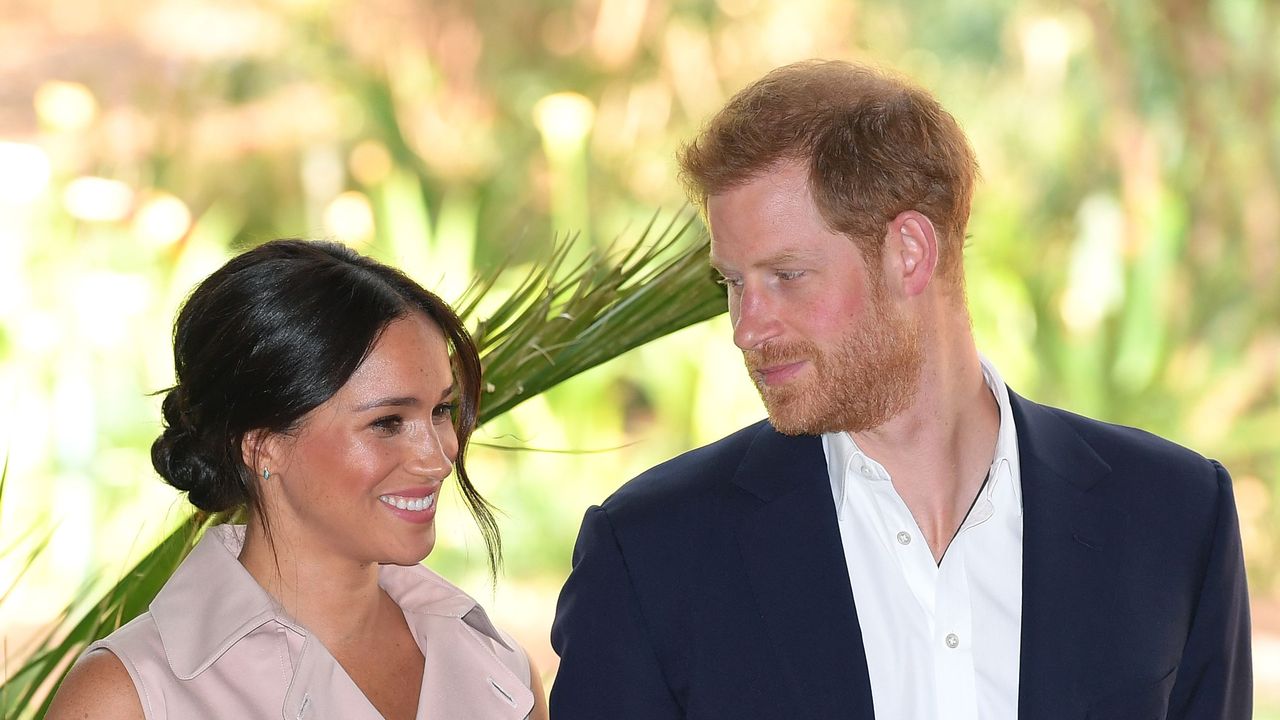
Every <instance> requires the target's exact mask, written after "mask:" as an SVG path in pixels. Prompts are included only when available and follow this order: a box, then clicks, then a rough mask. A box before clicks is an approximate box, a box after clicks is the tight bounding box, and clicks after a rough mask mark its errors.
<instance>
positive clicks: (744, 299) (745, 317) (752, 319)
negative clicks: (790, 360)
mask: <svg viewBox="0 0 1280 720" xmlns="http://www.w3.org/2000/svg"><path fill="white" fill-rule="evenodd" d="M735 300H736V301H735ZM729 319H730V320H731V321H732V322H733V344H734V345H737V346H738V349H739V350H755V349H757V348H759V347H760V346H761V345H762V344H764V343H765V342H767V341H769V340H772V339H773V338H775V337H777V336H778V335H779V333H780V332H781V322H780V319H779V317H778V308H777V306H776V303H775V302H774V299H773V298H771V297H770V295H769V294H768V292H766V291H765V290H764V289H763V288H759V287H756V286H755V285H753V284H751V283H748V282H744V283H743V285H742V290H741V294H740V295H739V297H738V298H736V299H731V300H730V302H729Z"/></svg>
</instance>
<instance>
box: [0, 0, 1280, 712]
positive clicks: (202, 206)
mask: <svg viewBox="0 0 1280 720" xmlns="http://www.w3.org/2000/svg"><path fill="white" fill-rule="evenodd" d="M0 3H2V4H0V452H3V451H6V450H7V457H8V472H7V484H6V487H5V488H4V494H3V503H2V504H0V628H2V630H3V635H4V653H5V662H6V666H11V665H12V664H13V663H14V662H15V661H16V660H18V659H20V658H21V657H22V648H23V646H24V643H26V642H27V641H28V640H29V638H31V637H32V636H33V635H34V634H35V633H37V632H38V630H39V629H40V628H42V627H45V626H47V624H48V623H49V622H51V621H53V620H55V619H56V617H57V615H58V613H59V612H61V611H62V609H63V608H64V606H66V605H67V604H68V603H69V602H72V601H73V600H75V599H77V598H84V599H87V600H88V599H93V598H94V593H95V591H96V590H99V589H101V588H102V587H103V586H104V585H105V584H110V583H112V582H114V581H116V580H118V579H119V576H120V573H121V572H123V570H124V569H125V568H126V567H128V566H129V564H130V563H132V562H134V561H136V560H137V559H138V558H139V557H140V556H141V554H142V553H143V552H144V551H145V550H146V549H148V548H149V547H150V546H151V545H152V544H154V542H155V541H156V540H157V539H158V538H159V537H161V536H163V535H164V534H165V533H166V532H167V531H169V530H170V529H172V528H173V527H174V526H175V525H176V524H177V523H178V522H179V521H181V520H182V518H184V517H185V516H186V515H187V514H188V507H187V506H186V504H185V502H184V501H182V500H181V499H180V498H178V497H177V496H176V494H175V493H174V492H173V491H172V490H170V489H169V488H168V487H167V486H165V485H163V484H162V483H161V482H159V481H158V480H157V479H156V477H155V475H154V473H153V472H152V470H151V467H150V462H149V459H148V447H149V445H150V442H151V440H152V439H153V438H154V437H155V435H156V434H157V432H158V427H159V425H158V416H159V412H158V399H157V398H156V397H153V396H152V395H150V393H152V392H154V391H156V390H160V389H163V388H164V387H166V386H167V385H168V384H169V383H170V382H171V381H172V360H171V354H170V351H169V329H170V323H171V321H172V317H173V314H174V311H175V309H176V307H177V305H178V304H179V303H180V302H181V299H182V298H183V297H184V295H185V294H186V293H187V292H188V291H189V290H190V289H191V287H192V286H193V285H194V283H195V282H197V281H198V280H199V279H200V278H201V277H203V276H204V275H205V274H207V273H208V272H210V271H211V270H212V269H213V268H215V267H217V266H218V265H219V264H221V262H223V261H224V260H225V259H226V258H227V257H229V256H230V254H232V253H234V252H235V251H237V250H238V249H242V248H244V247H247V246H251V245H253V244H254V243H257V242H261V241H264V240H267V239H270V238H274V237H279V236H311V237H317V236H324V237H333V238H338V239H341V240H343V241H346V242H349V243H351V244H353V245H355V246H357V247H359V248H360V249H362V250H363V251H365V252H368V253H370V254H373V255H375V256H377V257H380V258H382V259H385V260H388V261H390V262H392V263H394V264H397V265H399V266H401V267H404V268H405V269H406V270H408V271H409V272H410V273H411V274H413V275H415V276H416V277H417V278H418V279H419V280H421V281H423V283H424V284H426V285H427V286H428V287H431V288H433V289H436V290H437V291H438V292H440V293H441V294H442V295H443V296H444V297H446V298H456V297H458V296H459V295H460V294H461V292H462V291H463V289H464V288H465V287H466V286H467V285H468V283H469V282H470V279H471V278H472V277H473V275H474V274H476V273H477V272H481V271H484V270H486V269H490V268H493V267H494V266H496V265H498V264H500V263H503V262H506V263H510V264H512V265H513V266H515V267H517V268H518V267H521V266H522V265H525V264H529V263H535V262H537V261H538V260H539V258H542V257H545V254H546V252H547V251H548V248H549V247H550V245H551V244H552V242H553V240H554V239H555V238H557V237H563V236H567V235H574V234H577V235H580V236H582V241H583V243H584V247H585V246H589V245H592V244H594V245H605V244H607V243H609V242H611V241H613V240H615V239H616V238H621V239H622V241H623V242H626V241H628V240H631V241H634V240H636V239H638V237H639V235H640V230H641V229H642V227H643V225H644V224H645V223H646V222H647V221H648V220H649V218H651V217H652V216H653V215H654V213H655V212H661V213H662V216H663V217H672V216H675V215H676V214H677V213H679V212H680V211H681V210H682V208H683V205H684V198H683V195H682V193H681V191H680V187H679V184H678V183H677V182H676V180H675V163H674V159H673V153H674V151H675V149H676V148H677V147H678V145H679V143H680V142H681V141H682V140H684V139H687V138H689V137H691V136H692V134H693V133H695V132H696V130H697V128H698V127H699V125H700V124H701V123H702V122H703V121H704V120H705V119H706V118H707V117H708V116H709V115H710V114H711V113H712V112H714V111H715V110H716V109H717V108H718V107H719V106H720V105H721V104H722V103H723V102H724V101H725V100H726V99H727V98H728V96H729V95H731V94H732V93H733V92H734V91H736V90H737V89H739V88H740V87H742V86H743V85H744V84H746V83H747V82H749V81H751V80H752V79H754V78H756V77H758V76H759V75H761V74H763V73H764V72H765V71H767V70H769V69H770V68H772V67H774V66H776V65H779V64H782V63H786V62H790V61H793V60H798V59H803V58H807V57H827V58H843V59H852V60H861V61H870V62H874V63H878V64H883V65H886V66H889V67H892V68H895V69H897V70H899V71H901V72H903V73H905V74H907V75H909V76H911V77H913V78H915V79H916V80H918V81H919V82H920V83H922V84H923V85H925V86H926V87H928V88H930V89H931V90H932V91H934V92H935V93H936V94H937V95H938V96H939V98H940V99H941V100H942V102H943V104H944V105H946V106H947V107H948V108H950V109H951V110H952V112H953V113H954V114H955V115H956V117H957V118H958V119H959V121H960V122H961V124H962V125H963V126H964V127H965V129H966V131H967V132H968V134H969V136H970V138H971V140H972V142H973V144H974V146H975V148H976V150H977V153H978V157H979V160H980V163H981V166H982V182H981V185H980V187H979V189H978V193H977V197H976V200H975V208H974V214H973V220H972V222H971V224H970V235H971V238H970V243H969V247H968V249H967V254H968V258H967V267H968V277H969V293H970V303H971V306H972V311H973V319H974V325H975V329H976V332H977V335H978V338H979V343H980V346H981V347H982V349H983V351H984V352H985V354H986V355H987V356H988V357H989V358H991V359H992V360H993V361H994V362H995V363H996V364H997V366H998V367H999V368H1000V369H1001V371H1002V372H1003V374H1004V375H1005V376H1006V378H1007V379H1008V380H1009V382H1010V384H1011V385H1012V386H1013V387H1014V388H1015V389H1017V390H1018V391H1019V392H1021V393H1023V394H1026V395H1028V396H1030V397H1032V398H1034V399H1037V400H1040V401H1043V402H1048V403H1052V404H1057V405H1061V406H1063V407H1066V408H1069V409H1072V410H1075V411H1077V412H1081V413H1084V414H1087V415H1092V416H1095V417H1099V418H1103V419H1107V420H1111V421H1115V422H1120V423H1125V424H1130V425H1136V426H1140V427H1143V428H1146V429H1149V430H1151V431H1153V432H1156V433H1158V434H1161V435H1164V436H1166V437H1169V438H1171V439H1174V440H1176V441H1178V442H1181V443H1183V444H1186V445H1189V446H1191V447H1194V448H1196V449H1197V450H1199V451H1201V452H1202V453H1204V454H1206V455H1209V456H1213V457H1217V458H1219V459H1221V460H1223V461H1224V462H1225V463H1226V465H1227V466H1228V468H1229V469H1230V470H1231V471H1232V474H1233V476H1234V478H1235V483H1236V497H1237V502H1238V504H1239V507H1240V513H1241V522H1242V525H1243V532H1244V542H1245V552H1246V555H1247V561H1248V564H1249V571H1250V583H1251V590H1252V594H1253V599H1254V624H1255V634H1256V639H1255V654H1256V660H1255V666H1256V674H1257V681H1258V695H1259V701H1260V705H1259V712H1258V717H1260V718H1269V717H1280V711H1278V710H1277V708H1280V548H1278V546H1277V542H1280V529H1278V528H1280V523H1278V522H1277V520H1278V519H1280V504H1278V503H1277V502H1276V500H1277V493H1278V492H1280V282H1278V281H1277V271H1278V270H1280V82H1278V79H1277V75H1278V74H1280V8H1278V7H1277V4H1276V3H1274V2H1271V1H1270V0H1149V1H1148V2H1142V3H1134V2H1125V1H1124V0H1079V1H1077V2H1068V1H1066V0H1060V1H1053V0H1026V1H1018V2H1015V1H1014V0H966V1H965V2H961V1H960V0H913V1H904V0H525V1H523V2H514V1H513V0H471V1H462V0H458V1H453V0H359V1H358V2H357V1H355V0H346V1H344V0H0ZM740 362H741V361H740V358H739V356H738V354H737V351H736V350H735V349H734V348H733V346H732V344H731V342H730V336H729V330H728V328H727V323H726V321H725V320H724V318H723V317H721V318H718V319H716V320H712V321H710V322H707V323H703V324H701V325H698V326H695V327H692V328H689V329H687V330H684V331H681V332H679V333H677V334H675V335H673V336H670V337H668V338H665V339H662V340H659V341H657V342H655V343H652V344H650V345H648V346H646V347H643V348H640V349H638V350H636V351H633V352H632V353H630V354H628V355H626V356H625V357H623V358H621V359H619V360H616V361H614V362H612V363H609V364H608V365H605V366H603V367H601V368H598V369H596V370H593V371H591V372H589V373H587V374H585V375H583V376H580V377H577V378H575V379H573V380H571V381H569V382H567V383H565V384H563V385H561V386H559V387H557V388H555V389H553V390H551V391H550V392H547V393H544V394H542V395H539V396H537V397H534V398H531V399H530V400H528V401H527V402H525V403H524V404H522V405H520V406H518V407H517V408H516V409H515V410H513V411H512V412H510V413H507V414H506V415H504V416H502V417H500V418H499V419H497V420H495V421H494V422H492V423H490V424H488V425H487V426H485V427H484V428H483V429H482V430H481V431H480V432H479V433H478V435H477V438H476V439H477V441H478V442H479V443H481V445H478V446H476V447H475V449H474V451H473V455H472V457H471V459H470V460H471V463H472V474H473V477H475V479H476V481H477V484H478V485H479V486H480V488H481V489H482V491H484V492H485V493H486V494H487V495H488V496H489V497H490V498H492V499H493V500H494V501H495V502H496V503H497V504H498V506H499V507H500V508H501V509H502V510H503V513H504V515H503V517H502V518H501V522H502V528H503V531H504V539H505V547H506V551H507V562H506V568H505V574H504V576H503V577H502V578H501V579H500V581H499V583H498V588H497V590H496V592H495V591H494V590H492V589H491V588H490V586H489V583H488V580H487V578H486V571H485V567H484V556H483V547H482V544H481V543H480V541H479V539H478V535H477V533H475V532H474V529H473V528H471V527H470V522H469V520H468V519H467V518H466V516H465V513H464V512H463V511H462V508H461V505H460V503H457V502H455V503H453V504H452V505H450V504H449V503H448V502H446V503H445V508H446V510H445V512H443V513H442V515H441V520H440V523H439V524H440V531H441V532H440V538H441V539H440V544H439V545H438V547H437V550H436V551H435V552H434V553H433V554H432V556H431V557H430V558H429V559H428V561H427V562H428V564H429V565H431V566H433V567H435V568H436V569H438V570H440V571H441V572H443V573H444V574H445V575H446V576H448V577H450V578H451V579H453V580H455V581H457V582H459V583H460V584H462V585H463V586H464V587H467V588H468V589H470V590H471V591H472V592H473V593H474V594H476V595H477V597H478V598H480V599H481V601H482V602H485V604H486V605H487V606H489V607H491V608H492V609H493V610H494V614H495V615H496V616H497V617H498V619H499V621H500V624H504V625H505V626H507V627H508V628H510V629H511V630H512V631H513V632H515V634H516V635H517V636H518V637H519V638H520V639H521V641H522V642H523V643H524V644H525V645H526V646H527V647H529V649H530V650H531V652H532V653H533V654H534V656H535V657H536V659H537V661H538V662H539V664H540V666H541V668H542V669H543V671H544V673H545V674H546V675H547V676H548V678H550V677H552V676H553V674H554V670H555V657H554V655H553V654H552V653H551V651H550V647H549V644H548V641H547V638H546V635H547V629H548V626H549V624H550V620H551V617H552V613H553V610H554V602H555V594H556V592H557V590H558V588H559V586H560V583H561V582H562V581H563V579H564V577H565V575H566V574H567V572H568V566H569V553H570V549H571V546H572V542H573V539H574V537H575V535H576V532H577V527H578V521H579V519H580V518H581V515H582V512H583V511H584V510H585V509H586V507H587V506H588V505H589V504H591V503H593V502H597V501H599V500H600V499H602V498H603V497H605V496H606V495H607V494H608V493H609V492H610V491H612V490H613V489H614V488H615V487H617V486H618V485H619V484H621V483H622V482H623V481H625V480H626V479H627V478H629V477H631V476H632V475H634V474H636V473H637V472H639V471H640V470H642V469H644V468H645V467H648V466H649V465H652V464H654V463H655V462H658V461H659V460H662V459H664V458H666V457H669V456H671V455H673V454H675V453H677V452H680V451H682V450H684V449H688V448H690V447H693V446H695V445H698V444H701V443H704V442H707V441H710V440H713V439H715V438H717V437H719V436H721V435H723V434H725V433H726V432H729V431H730V430H733V429H736V428H737V427H740V426H741V425H743V424H746V423H747V422H750V421H753V420H755V419H758V418H759V417H762V416H763V410H762V409H761V408H760V406H759V403H758V400H757V398H756V396H755V393H754V391H753V390H752V388H751V386H750V384H749V382H748V381H747V378H746V376H745V373H743V372H742V371H741V370H740V369H739V368H740ZM499 446H500V447H499ZM511 447H515V448H519V449H517V450H511V449H506V448H511ZM38 549H43V551H42V552H40V554H39V555H38V557H37V558H36V560H35V561H34V562H28V558H29V557H30V555H31V553H32V552H34V551H36V550H38Z"/></svg>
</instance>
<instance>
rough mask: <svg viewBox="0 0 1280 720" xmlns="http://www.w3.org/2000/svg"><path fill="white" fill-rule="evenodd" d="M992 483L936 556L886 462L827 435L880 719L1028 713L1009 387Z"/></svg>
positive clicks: (992, 379)
mask: <svg viewBox="0 0 1280 720" xmlns="http://www.w3.org/2000/svg"><path fill="white" fill-rule="evenodd" d="M982 373H983V377H984V379H985V380H986V383H987V386H988V387H989V388H990V389H991V392H992V394H993V395H994V396H995V398H996V401H997V403H998V404H999V406H1000V431H999V434H998V435H997V437H996V446H995V454H994V456H993V459H992V461H991V468H990V470H989V471H988V474H987V481H986V484H985V485H984V486H983V487H982V489H981V490H980V491H979V493H978V497H977V499H976V501H975V502H974V505H973V507H972V509H971V510H970V511H969V514H968V516H967V517H966V518H965V520H964V522H963V523H962V524H961V527H960V531H959V532H958V533H957V534H956V537H955V539H953V540H952V541H951V544H950V546H948V548H947V550H946V554H945V555H944V556H943V559H942V563H941V565H938V564H935V562H934V559H933V555H932V554H931V553H930V551H929V545H928V543H927V542H925V539H924V535H923V533H921V532H920V528H919V527H918V526H917V525H916V522H915V519H914V518H913V517H912V515H911V512H910V511H909V510H908V509H907V505H906V503H905V502H903V500H902V498H901V497H900V496H899V495H898V493H897V491H896V490H895V489H894V487H893V482H892V479H891V478H890V477H889V474H888V472H886V471H885V469H884V467H883V466H881V465H880V463H878V462H876V461H875V460H874V459H872V458H870V457H868V456H867V455H866V454H864V453H863V452H862V451H861V450H860V449H859V448H858V445H857V443H855V442H854V441H853V439H852V438H851V437H850V436H849V434H848V433H828V434H825V435H823V436H822V448H823V451H824V452H825V453H826V457H827V469H828V472H829V474H830V476H831V491H832V493H833V494H834V496H835V503H836V513H837V516H838V518H839V522H840V538H841V541H842V542H843V544H844V557H845V564H846V566H847V567H848V570H849V582H850V584H851V585H852V587H853V597H854V602H855V604H856V606H857V611H858V622H859V624H860V626H861V628H862V641H863V646H864V647H865V649H866V655H867V667H868V669H869V671H870V676H871V696H872V701H873V704H874V707H875V714H876V717H877V718H885V719H886V720H933V719H934V718H937V719H938V720H979V719H981V720H997V719H999V718H1015V717H1017V709H1018V661H1019V655H1018V653H1019V639H1020V636H1021V626H1022V477H1021V473H1020V471H1019V466H1018V438H1017V431H1016V429H1015V428H1014V424H1013V414H1012V412H1011V410H1010V407H1009V391H1008V388H1006V387H1005V384H1004V380H1002V379H1001V378H1000V375H999V373H997V372H996V370H995V368H994V367H992V365H991V364H990V363H989V362H987V360H986V359H985V358H983V359H982Z"/></svg>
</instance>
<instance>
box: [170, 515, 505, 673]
mask: <svg viewBox="0 0 1280 720" xmlns="http://www.w3.org/2000/svg"><path fill="white" fill-rule="evenodd" d="M244 530H245V528H244V526H243V525H218V526H215V527H211V528H209V529H207V530H206V531H205V534H204V537H202V538H201V539H200V542H198V543H197V544H196V546H195V547H194V548H193V549H192V550H191V554H190V555H188V556H187V558H186V560H184V561H183V563H182V565H180V566H179V567H178V569H177V570H176V571H175V572H174V573H173V576H172V577H171V578H169V581H168V582H167V583H165V585H164V587H163V588H161V589H160V592H159V593H158V594H157V595H156V598H155V600H153V601H152V603H151V607H150V610H151V617H152V619H153V620H154V621H155V623H156V628H157V630H158V631H159V633H160V639H161V642H162V643H163V644H164V648H165V654H166V655H167V656H168V659H169V666H170V668H171V669H172V670H173V672H174V675H175V676H177V677H178V678H180V679H183V680H189V679H191V678H193V677H195V676H196V675H199V674H200V673H201V672H203V671H204V670H206V669H208V668H209V666H210V665H212V664H213V663H214V662H215V661H216V660H217V659H218V658H219V657H221V656H222V654H223V653H225V652H226V651H227V650H228V649H230V648H231V647H232V646H233V645H235V644H236V643H237V642H239V641H240V640H242V639H243V638H244V637H246V636H248V635H249V634H251V633H253V632H254V631H255V630H257V629H259V628H261V627H263V626H264V625H267V624H268V623H271V622H275V623H278V624H279V625H282V626H284V627H286V628H288V629H290V630H291V631H293V632H296V633H298V634H299V635H301V636H303V637H306V636H308V635H309V634H310V633H309V632H308V631H307V629H306V628H305V627H303V626H302V625H300V624H298V623H297V622H296V621H295V620H293V619H292V618H290V617H289V615H288V613H286V612H285V611H284V609H283V608H282V607H280V605H279V604H278V603H277V602H276V601H275V598H273V597H272V596H271V595H270V594H268V593H267V591H266V590H264V589H263V588H262V586H261V585H259V584H258V582H257V581H256V580H254V579H253V576H252V575H250V574H249V571H248V570H245V568H244V566H243V565H241V564H240V560H239V555H240V548H241V547H243V546H244ZM378 584H379V585H381V586H382V588H383V589H384V590H386V591H387V594H388V595H390V596H391V599H393V600H395V601H396V604H398V605H399V606H400V607H401V609H402V610H404V612H405V617H406V618H407V619H408V621H409V623H410V625H413V624H414V620H413V616H414V615H436V616H445V617H454V618H457V619H459V620H461V621H463V622H464V623H466V624H467V625H470V626H471V627H473V628H475V630H477V631H478V632H480V633H483V634H484V635H486V636H488V637H490V638H492V639H493V640H494V641H495V642H497V643H499V644H500V645H502V646H503V647H505V648H507V649H511V648H510V646H509V645H508V644H507V642H506V641H505V640H504V639H503V638H502V635H501V633H499V632H498V630H497V628H495V627H494V625H493V623H492V622H491V621H490V620H489V617H488V615H486V614H485V612H484V609H483V608H481V607H480V605H479V604H478V603H476V601H475V600H473V599H471V597H470V596H468V595H467V594H466V593H464V592H462V591H461V590H459V589H458V588H456V587H454V586H453V585H452V584H450V583H449V582H448V581H446V580H445V579H444V578H442V577H440V576H439V575H437V574H435V573H434V572H431V571H430V570H428V569H427V568H425V567H423V566H421V565H412V566H408V567H402V566H398V565H383V566H381V567H380V568H379V571H378Z"/></svg>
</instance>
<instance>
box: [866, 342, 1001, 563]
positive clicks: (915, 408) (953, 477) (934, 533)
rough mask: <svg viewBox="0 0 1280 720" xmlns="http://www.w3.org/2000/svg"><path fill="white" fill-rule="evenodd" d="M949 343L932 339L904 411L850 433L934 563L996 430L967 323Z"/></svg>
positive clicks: (967, 501) (975, 483) (981, 476)
mask: <svg viewBox="0 0 1280 720" xmlns="http://www.w3.org/2000/svg"><path fill="white" fill-rule="evenodd" d="M952 338H953V341H952V342H950V343H940V342H938V340H939V339H938V338H937V337H935V338H931V341H932V342H931V345H930V349H929V350H928V351H926V357H925V362H924V365H923V367H922V368H921V372H920V384H919V388H918V391H917V393H916V396H915V398H914V399H913V400H912V403H911V405H910V406H908V407H907V409H906V410H904V411H903V412H901V413H899V414H898V415H896V416H895V417H894V418H893V419H891V420H890V421H889V422H887V423H885V424H884V425H881V426H880V427H877V428H874V429H872V430H868V431H864V432H859V433H854V434H852V436H853V439H854V441H855V442H857V444H858V447H859V448H860V449H861V450H862V451H863V452H864V453H866V454H867V455H869V456H871V457H873V458H875V459H876V461H877V462H879V463H880V464H881V465H883V466H884V468H885V469H886V470H887V471H888V473H889V476H890V477H891V478H892V480H893V486H894V489H895V490H896V491H897V492H898V495H899V496H900V497H901V498H902V500H903V501H904V502H905V503H906V505H907V508H908V509H909V510H910V511H911V515H912V516H913V517H914V518H915V521H916V524H917V525H918V526H919V527H920V531H921V532H922V533H924V535H925V538H926V540H927V541H928V543H929V549H930V550H931V551H932V552H933V556H934V559H935V560H938V561H941V558H942V556H943V554H944V553H945V552H946V549H947V546H948V545H949V544H950V542H951V539H952V538H953V537H955V534H956V532H957V531H958V530H959V529H960V526H961V524H962V523H963V522H964V518H965V516H966V515H967V514H968V511H969V508H970V507H972V505H973V500H974V498H975V497H976V496H977V493H978V490H979V489H980V488H981V487H982V483H983V481H984V480H985V479H986V475H987V470H988V469H989V467H990V465H991V460H992V457H993V454H994V452H995V445H996V436H997V435H998V433H999V430H1000V408H999V404H998V403H997V402H996V399H995V397H994V396H993V395H992V393H991V390H990V389H989V388H988V387H987V384H986V381H985V379H984V378H983V373H982V366H981V363H980V361H979V359H978V353H977V349H976V348H975V347H974V344H973V339H972V336H971V335H970V334H969V332H968V327H967V325H966V327H965V328H964V331H963V332H962V333H956V334H954V335H953V336H952Z"/></svg>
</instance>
